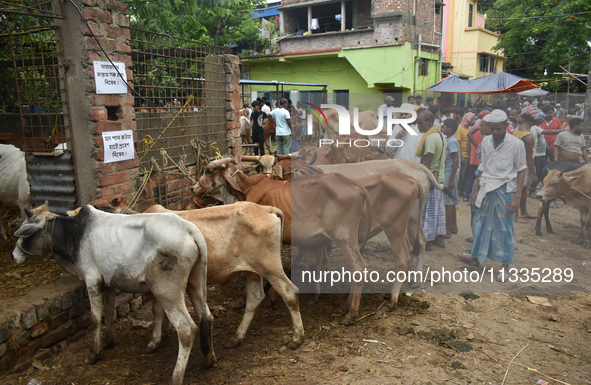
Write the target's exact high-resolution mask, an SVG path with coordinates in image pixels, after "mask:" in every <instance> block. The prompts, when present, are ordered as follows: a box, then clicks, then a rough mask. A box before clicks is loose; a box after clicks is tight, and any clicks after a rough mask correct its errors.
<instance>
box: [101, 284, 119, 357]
mask: <svg viewBox="0 0 591 385" xmlns="http://www.w3.org/2000/svg"><path fill="white" fill-rule="evenodd" d="M115 294H116V290H115V289H114V288H112V287H106V288H105V291H104V292H103V300H104V303H105V325H106V326H107V334H106V336H105V349H109V348H112V347H113V346H115V333H114V332H113V320H114V317H115Z"/></svg>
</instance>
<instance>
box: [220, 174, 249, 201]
mask: <svg viewBox="0 0 591 385" xmlns="http://www.w3.org/2000/svg"><path fill="white" fill-rule="evenodd" d="M224 180H225V181H226V186H228V191H229V192H230V194H232V195H234V196H235V197H236V198H237V199H238V200H240V201H245V200H246V194H244V192H243V191H242V190H241V189H240V186H238V184H236V181H235V180H234V179H233V178H232V177H231V176H228V175H227V174H224Z"/></svg>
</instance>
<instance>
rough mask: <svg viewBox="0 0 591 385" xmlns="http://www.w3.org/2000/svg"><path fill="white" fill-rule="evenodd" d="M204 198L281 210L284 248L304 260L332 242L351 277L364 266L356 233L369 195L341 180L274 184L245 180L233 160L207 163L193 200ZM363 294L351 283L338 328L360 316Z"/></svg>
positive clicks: (326, 177)
mask: <svg viewBox="0 0 591 385" xmlns="http://www.w3.org/2000/svg"><path fill="white" fill-rule="evenodd" d="M292 189H293V192H294V193H293V194H292ZM204 193H206V194H207V195H210V196H213V197H214V198H216V199H219V200H221V201H223V202H224V203H232V202H233V201H234V200H235V198H237V199H239V200H248V201H250V202H255V203H259V204H265V205H270V206H274V207H277V208H279V209H281V211H283V213H284V215H285V222H284V223H285V224H284V227H283V242H285V243H290V244H293V245H295V246H297V247H298V248H299V249H300V252H301V253H302V255H303V256H304V257H307V256H317V255H318V252H319V250H323V249H325V248H326V247H328V246H329V245H330V242H334V243H335V244H336V245H337V247H338V248H339V249H340V250H341V252H342V253H343V255H344V256H345V258H346V259H347V261H348V264H349V268H350V269H351V271H352V272H355V271H362V270H363V268H365V266H366V264H365V261H364V259H363V257H362V256H361V253H360V252H359V245H358V238H359V237H358V232H359V222H360V220H361V216H362V211H363V207H364V205H365V204H366V203H367V191H366V190H364V189H363V188H361V187H359V186H358V185H357V184H356V183H355V182H353V181H351V180H350V179H348V178H345V177H344V176H342V175H339V174H331V175H317V176H313V177H307V178H299V179H297V180H293V181H277V180H273V179H269V178H267V177H266V176H264V175H255V176H253V177H250V178H249V177H248V176H246V174H244V173H243V172H241V171H239V170H237V168H236V163H235V161H234V160H233V159H229V158H226V159H220V160H216V161H213V162H211V163H210V164H209V165H208V166H207V167H206V169H205V174H204V175H203V176H201V177H200V178H199V181H198V184H196V185H195V187H194V188H193V194H194V195H202V194H204ZM292 218H293V220H292ZM365 238H366V237H365ZM311 259H312V258H310V257H307V258H304V260H311ZM362 288H363V283H362V282H354V283H352V285H351V293H350V295H349V301H348V303H347V307H348V312H347V314H346V315H345V318H344V319H343V320H342V321H341V323H342V324H344V325H349V324H352V323H353V321H354V319H355V317H356V316H357V314H358V313H359V304H360V302H361V290H362Z"/></svg>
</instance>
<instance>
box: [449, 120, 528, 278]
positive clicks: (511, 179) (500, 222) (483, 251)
mask: <svg viewBox="0 0 591 385" xmlns="http://www.w3.org/2000/svg"><path fill="white" fill-rule="evenodd" d="M484 120H485V121H486V122H488V126H489V127H490V130H491V133H492V135H489V136H487V137H485V138H484V139H483V140H482V145H481V155H480V165H479V166H478V172H479V174H478V179H477V181H476V188H475V190H474V195H473V196H474V205H475V212H474V219H473V222H472V238H473V242H472V252H471V253H470V254H467V253H459V254H458V258H459V259H460V260H462V261H463V262H464V263H466V264H469V265H471V266H475V267H477V266H480V264H484V263H485V262H486V259H487V258H489V259H491V260H493V261H496V262H500V263H501V269H500V270H499V272H498V274H497V275H496V277H495V279H496V280H497V281H498V282H506V281H507V280H508V279H509V278H510V276H509V264H511V263H513V262H514V252H515V222H514V220H515V213H516V212H517V210H518V208H519V205H520V202H521V191H522V189H523V182H524V178H525V169H526V164H525V146H524V145H523V141H521V140H520V139H518V138H516V137H515V136H513V135H510V134H509V135H508V134H507V125H508V122H507V114H506V113H505V112H504V111H502V110H493V111H492V112H491V113H490V114H488V115H486V116H485V117H484Z"/></svg>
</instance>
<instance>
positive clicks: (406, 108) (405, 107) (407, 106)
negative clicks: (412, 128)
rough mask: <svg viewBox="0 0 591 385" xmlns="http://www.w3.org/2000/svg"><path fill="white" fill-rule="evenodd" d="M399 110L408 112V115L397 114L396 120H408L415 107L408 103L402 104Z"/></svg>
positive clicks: (403, 113)
mask: <svg viewBox="0 0 591 385" xmlns="http://www.w3.org/2000/svg"><path fill="white" fill-rule="evenodd" d="M400 109H402V110H404V111H408V113H405V112H398V113H397V114H398V118H400V119H409V118H411V117H412V113H413V112H414V110H415V106H413V105H412V104H410V103H402V104H401V105H400Z"/></svg>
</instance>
